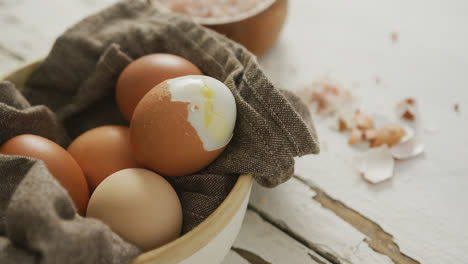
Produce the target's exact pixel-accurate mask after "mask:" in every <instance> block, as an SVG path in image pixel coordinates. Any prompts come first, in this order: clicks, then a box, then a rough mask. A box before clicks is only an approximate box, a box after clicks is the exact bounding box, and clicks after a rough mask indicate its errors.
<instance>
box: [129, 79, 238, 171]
mask: <svg viewBox="0 0 468 264" xmlns="http://www.w3.org/2000/svg"><path fill="white" fill-rule="evenodd" d="M236 114H237V110H236V103H235V100H234V96H233V95H232V93H231V91H230V90H229V89H228V88H227V87H226V86H225V85H224V84H223V83H222V82H220V81H218V80H216V79H214V78H212V77H208V76H195V75H192V76H184V77H179V78H174V79H170V80H167V81H164V82H162V83H161V84H159V85H158V86H156V87H155V88H153V89H152V90H151V91H150V92H148V93H147V94H146V95H145V96H144V97H143V99H142V100H141V101H140V103H139V104H138V105H137V107H136V109H135V113H134V115H133V117H132V122H131V124H130V140H131V143H132V152H133V155H134V157H135V159H136V160H137V162H138V164H140V165H143V166H144V167H146V168H149V169H152V170H153V171H155V172H157V173H159V174H161V175H163V176H183V175H189V174H192V173H194V172H197V171H199V170H201V169H202V168H204V167H206V166H207V165H208V164H210V163H211V162H212V161H214V160H215V159H216V158H217V157H218V156H219V155H220V154H221V152H222V151H223V150H224V148H225V147H226V146H227V144H228V143H229V141H230V140H231V138H232V136H233V130H234V126H235V122H236Z"/></svg>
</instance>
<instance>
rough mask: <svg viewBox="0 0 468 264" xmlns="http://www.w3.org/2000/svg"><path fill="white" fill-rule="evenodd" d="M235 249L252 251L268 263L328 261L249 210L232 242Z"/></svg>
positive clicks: (316, 263) (314, 262)
mask: <svg viewBox="0 0 468 264" xmlns="http://www.w3.org/2000/svg"><path fill="white" fill-rule="evenodd" d="M277 209H280V208H277ZM237 249H243V250H248V251H249V252H253V253H255V254H256V255H257V256H258V257H260V258H262V259H263V260H264V261H266V262H269V263H311V264H319V263H320V262H317V261H322V263H329V262H327V261H326V260H325V259H323V258H322V257H320V256H319V255H317V253H315V252H314V251H312V250H310V249H309V248H307V247H305V246H303V245H301V244H300V243H299V242H298V241H296V240H294V239H293V238H291V237H289V236H288V235H286V234H284V233H283V232H281V231H279V230H278V229H277V228H275V227H274V226H272V225H271V224H269V223H268V222H265V221H264V220H263V219H262V218H261V217H260V216H259V215H258V214H257V213H255V212H253V211H251V210H249V211H248V212H247V213H246V215H245V219H244V224H243V227H242V230H241V232H240V234H239V236H238V237H237V241H236V242H235V243H234V250H237Z"/></svg>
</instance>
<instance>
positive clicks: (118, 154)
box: [68, 126, 139, 192]
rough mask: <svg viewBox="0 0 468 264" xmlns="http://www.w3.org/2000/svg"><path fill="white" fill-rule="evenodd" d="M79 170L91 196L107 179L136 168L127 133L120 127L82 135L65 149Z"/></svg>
mask: <svg viewBox="0 0 468 264" xmlns="http://www.w3.org/2000/svg"><path fill="white" fill-rule="evenodd" d="M68 152H69V153H70V154H71V155H72V156H73V158H75V160H76V162H78V164H79V165H80V167H81V169H82V170H83V172H84V174H85V177H86V179H87V181H88V185H89V189H90V191H91V192H92V191H93V190H94V189H95V188H96V187H97V186H98V185H99V183H101V182H102V181H103V180H104V179H105V178H106V177H107V176H109V175H111V174H112V173H114V172H117V171H119V170H123V169H127V168H138V167H139V166H138V164H137V162H136V161H135V159H134V158H133V155H132V153H131V147H130V130H129V129H128V128H127V127H123V126H101V127H97V128H94V129H91V130H88V131H86V132H85V133H84V134H82V135H80V136H79V137H77V138H76V139H75V140H74V141H73V142H72V143H71V144H70V146H69V147H68Z"/></svg>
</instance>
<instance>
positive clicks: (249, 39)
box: [193, 0, 288, 56]
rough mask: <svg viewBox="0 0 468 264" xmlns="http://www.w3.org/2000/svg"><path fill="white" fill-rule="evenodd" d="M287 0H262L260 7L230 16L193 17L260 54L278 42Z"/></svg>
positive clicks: (284, 17)
mask: <svg viewBox="0 0 468 264" xmlns="http://www.w3.org/2000/svg"><path fill="white" fill-rule="evenodd" d="M287 6H288V1H287V0H263V2H261V3H260V4H259V5H258V7H257V8H253V9H252V10H249V11H247V12H243V13H240V14H238V15H236V16H231V17H213V18H211V17H208V18H206V17H193V19H194V20H195V21H196V22H197V23H199V24H202V25H204V26H206V27H208V28H211V29H213V30H215V31H217V32H219V33H221V34H224V35H226V36H227V37H229V38H230V39H232V40H234V41H236V42H239V43H240V44H242V45H244V46H245V47H246V48H247V49H248V50H249V51H251V52H252V53H254V54H255V55H257V56H260V55H262V54H264V53H265V52H267V51H268V50H269V49H270V48H271V47H272V46H273V45H274V44H275V42H276V40H277V39H278V36H279V34H280V32H281V29H282V28H283V24H284V21H285V20H286V14H287Z"/></svg>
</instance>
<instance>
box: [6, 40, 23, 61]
mask: <svg viewBox="0 0 468 264" xmlns="http://www.w3.org/2000/svg"><path fill="white" fill-rule="evenodd" d="M0 53H3V54H4V55H6V56H7V57H10V58H12V59H14V60H17V61H20V62H23V61H25V60H26V59H25V58H24V57H23V55H21V54H19V53H18V52H16V51H13V50H11V49H9V48H7V47H5V46H3V44H2V43H0Z"/></svg>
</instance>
